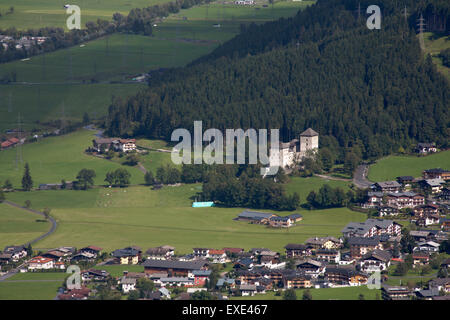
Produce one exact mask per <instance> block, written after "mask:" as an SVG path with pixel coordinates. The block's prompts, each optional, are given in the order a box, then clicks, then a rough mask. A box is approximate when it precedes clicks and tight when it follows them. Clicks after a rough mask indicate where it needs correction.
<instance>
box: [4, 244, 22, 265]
mask: <svg viewBox="0 0 450 320" xmlns="http://www.w3.org/2000/svg"><path fill="white" fill-rule="evenodd" d="M3 254H10V255H11V260H12V261H14V262H16V261H19V260H20V259H22V258H25V257H26V256H27V249H26V248H25V247H24V246H8V247H5V249H4V250H3Z"/></svg>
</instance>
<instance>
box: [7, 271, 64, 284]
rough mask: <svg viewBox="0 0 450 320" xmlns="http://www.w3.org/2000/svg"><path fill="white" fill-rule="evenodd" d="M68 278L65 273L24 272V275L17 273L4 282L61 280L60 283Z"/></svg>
mask: <svg viewBox="0 0 450 320" xmlns="http://www.w3.org/2000/svg"><path fill="white" fill-rule="evenodd" d="M68 276H69V274H68V273H66V272H25V273H17V274H15V275H14V276H12V277H11V278H8V279H7V280H5V281H16V280H20V281H23V280H39V281H44V280H61V281H60V282H61V283H62V282H63V280H64V279H66V278H67V277H68Z"/></svg>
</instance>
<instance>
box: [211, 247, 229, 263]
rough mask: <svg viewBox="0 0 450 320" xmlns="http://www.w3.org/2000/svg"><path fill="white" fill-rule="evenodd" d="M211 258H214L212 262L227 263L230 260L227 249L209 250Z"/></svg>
mask: <svg viewBox="0 0 450 320" xmlns="http://www.w3.org/2000/svg"><path fill="white" fill-rule="evenodd" d="M209 259H212V263H225V262H227V261H228V259H227V254H226V253H225V250H214V249H210V250H209Z"/></svg>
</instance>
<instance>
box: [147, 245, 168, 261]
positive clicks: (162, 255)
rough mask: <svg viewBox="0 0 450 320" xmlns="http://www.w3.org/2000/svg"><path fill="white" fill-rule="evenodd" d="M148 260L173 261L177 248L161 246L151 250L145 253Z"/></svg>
mask: <svg viewBox="0 0 450 320" xmlns="http://www.w3.org/2000/svg"><path fill="white" fill-rule="evenodd" d="M145 253H146V255H147V258H148V259H155V260H167V259H171V258H172V257H173V256H174V254H175V248H174V247H171V246H160V247H156V248H149V249H148V250H147V251H145Z"/></svg>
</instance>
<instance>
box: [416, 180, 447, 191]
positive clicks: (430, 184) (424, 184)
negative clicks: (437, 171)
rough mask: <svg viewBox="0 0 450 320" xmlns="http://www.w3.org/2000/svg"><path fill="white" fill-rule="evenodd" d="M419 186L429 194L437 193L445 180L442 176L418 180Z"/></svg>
mask: <svg viewBox="0 0 450 320" xmlns="http://www.w3.org/2000/svg"><path fill="white" fill-rule="evenodd" d="M419 185H420V187H421V188H422V189H423V190H425V191H427V192H430V193H431V194H439V193H441V191H442V189H443V188H444V185H445V180H443V179H442V178H434V179H425V180H420V181H419Z"/></svg>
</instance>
